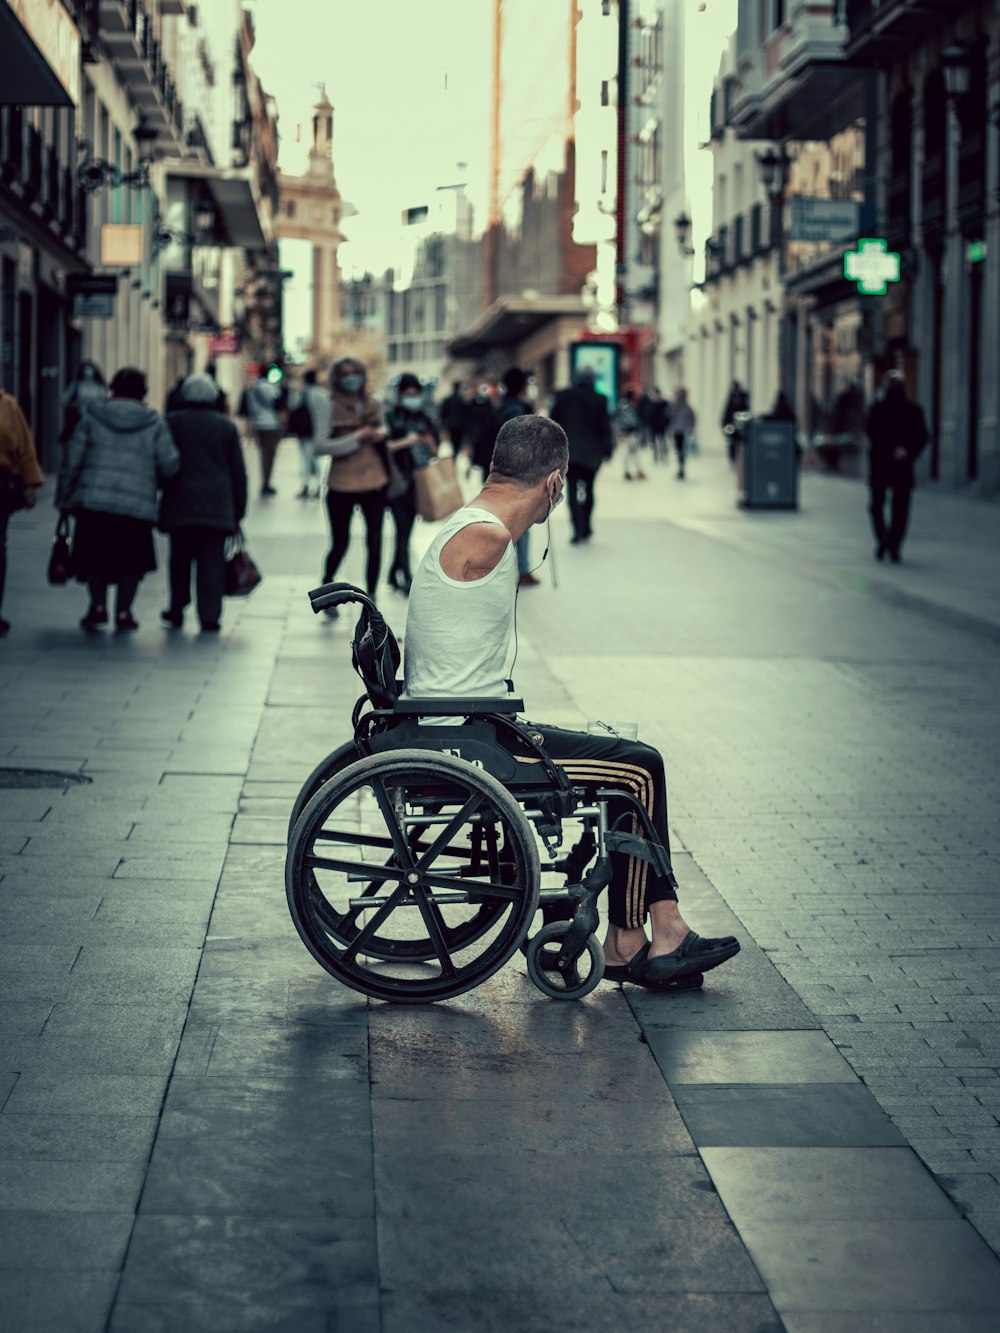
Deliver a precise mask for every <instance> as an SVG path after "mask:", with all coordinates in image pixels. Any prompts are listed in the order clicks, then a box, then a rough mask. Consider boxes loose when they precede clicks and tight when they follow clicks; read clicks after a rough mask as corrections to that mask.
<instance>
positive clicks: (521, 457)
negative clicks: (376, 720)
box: [404, 415, 740, 990]
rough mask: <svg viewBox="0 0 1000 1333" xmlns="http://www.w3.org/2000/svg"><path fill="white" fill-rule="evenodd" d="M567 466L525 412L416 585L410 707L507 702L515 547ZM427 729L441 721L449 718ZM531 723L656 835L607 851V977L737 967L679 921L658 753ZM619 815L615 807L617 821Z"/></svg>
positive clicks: (677, 983) (723, 944) (697, 980)
mask: <svg viewBox="0 0 1000 1333" xmlns="http://www.w3.org/2000/svg"><path fill="white" fill-rule="evenodd" d="M568 465H569V451H568V443H567V439H566V435H565V433H564V432H563V430H562V428H561V427H560V426H558V425H557V424H556V423H555V422H553V421H550V420H549V419H548V418H546V417H541V416H534V415H526V416H520V417H515V418H514V419H513V420H511V421H508V422H506V423H505V424H504V425H503V427H502V428H501V430H500V432H499V434H498V435H497V439H496V444H495V446H494V450H493V458H492V464H491V466H490V471H489V475H488V476H487V478H486V482H485V485H484V486H483V489H482V491H481V492H480V494H479V495H478V496H476V498H475V499H474V500H473V501H471V503H469V504H467V505H465V506H464V507H463V508H462V509H460V510H459V511H458V512H457V513H456V514H453V515H452V516H451V518H450V519H448V520H447V521H446V522H445V523H444V524H443V526H442V529H441V531H440V532H439V533H438V534H437V536H436V537H435V539H434V541H433V542H432V544H431V546H430V548H429V549H428V551H427V553H426V554H425V556H424V558H423V560H422V561H421V563H420V566H419V568H418V570H417V573H416V576H415V578H414V580H413V586H412V589H411V592H410V601H409V611H408V616H407V627H406V646H405V654H404V698H405V697H410V698H415V699H428V698H452V699H454V698H462V697H472V698H479V699H484V698H497V699H501V698H503V697H504V696H507V695H508V692H509V689H512V686H509V682H508V680H507V673H508V668H507V661H508V656H509V654H510V652H511V650H512V647H513V645H514V639H515V621H514V609H515V601H516V597H517V559H516V555H515V549H514V548H515V545H516V543H517V540H518V538H519V537H521V536H522V534H523V533H525V532H526V531H527V530H528V528H530V527H531V526H532V525H533V524H536V523H544V522H545V521H546V520H547V519H548V517H549V515H550V514H551V513H552V510H553V509H554V508H555V507H556V505H558V504H559V503H560V501H561V500H562V498H563V492H564V489H565V485H566V471H567V467H568ZM423 720H424V722H425V723H429V724H434V723H435V722H437V723H442V724H443V723H447V722H449V721H452V720H453V719H452V718H438V719H435V718H424V719H423ZM527 726H528V729H529V731H530V733H531V739H532V741H534V742H535V744H536V745H538V746H540V747H541V749H543V750H544V751H545V752H546V753H547V754H548V755H549V757H550V758H551V760H552V761H553V762H554V763H555V765H557V766H558V767H560V768H562V769H563V770H564V771H565V773H566V776H567V777H568V778H569V780H570V781H571V782H572V783H573V784H574V785H581V786H582V785H587V784H598V785H600V786H601V787H602V788H604V789H608V788H610V789H614V790H616V791H620V792H622V793H623V796H627V797H628V798H630V799H631V798H635V799H637V800H638V802H639V804H640V805H641V807H642V809H643V810H644V811H645V814H646V815H647V816H648V820H649V824H650V826H651V829H652V832H653V833H654V834H655V838H656V841H657V844H658V846H657V845H656V844H652V846H651V847H650V846H649V845H648V844H647V847H646V849H645V850H646V854H645V855H631V854H629V853H628V852H627V851H625V850H623V849H622V848H621V844H622V842H625V843H626V844H627V838H625V839H622V838H619V840H618V844H619V849H618V850H613V851H612V852H611V865H612V872H611V883H610V886H609V890H608V900H609V901H608V910H609V924H608V929H607V934H606V937H605V940H604V977H605V979H606V980H614V981H629V982H632V983H634V984H635V985H638V986H643V987H645V988H646V989H649V990H676V989H692V988H695V987H697V986H700V985H701V984H702V979H703V974H704V973H705V972H707V971H709V970H710V969H712V968H715V967H718V966H719V965H720V964H721V963H724V962H726V961H727V960H728V959H730V958H732V957H733V956H734V955H735V954H737V953H738V952H739V949H740V945H739V941H738V940H737V939H736V938H735V937H733V936H727V937H725V938H722V939H703V938H702V937H701V936H699V935H697V934H695V932H694V931H692V930H691V929H690V927H689V926H688V924H687V922H686V921H685V920H684V919H683V917H682V916H681V913H680V908H679V906H678V902H677V881H676V880H675V878H674V875H673V871H672V869H671V867H670V858H669V834H668V830H667V792H666V778H665V774H664V767H663V760H662V758H661V756H660V754H659V752H658V751H657V750H655V749H653V748H652V746H649V745H644V744H642V743H641V742H639V741H634V740H629V739H625V738H622V737H619V736H617V735H613V734H609V735H607V736H592V735H588V734H586V733H583V732H577V731H569V730H566V729H564V728H560V727H551V726H547V725H545V724H537V725H536V724H534V723H528V724H527ZM515 757H517V758H518V759H519V760H520V761H521V762H522V763H538V762H539V760H538V759H537V757H534V758H533V757H532V755H531V753H530V752H529V751H525V752H524V753H520V754H518V753H517V752H516V751H515ZM629 808H631V807H630V800H623V802H622V810H624V812H625V813H624V816H623V818H624V820H625V822H627V823H628V822H630V823H631V827H632V830H633V832H636V831H637V830H638V822H637V821H636V819H635V818H634V816H632V817H630V816H629V815H628V810H629ZM620 813H621V811H617V812H616V810H615V808H614V803H612V805H611V807H610V808H609V814H610V815H611V816H612V817H614V816H615V815H616V814H620ZM617 822H619V823H621V822H622V821H621V820H618V821H617ZM633 845H635V843H633ZM587 850H589V849H587ZM650 852H652V853H653V854H652V855H650ZM560 907H561V905H560V904H554V905H548V906H546V908H545V909H544V910H545V914H546V919H547V923H548V921H550V920H553V919H559V916H560V915H561V914H563V913H561V912H560ZM571 910H572V909H571V908H570V911H571ZM647 921H648V922H649V924H650V927H651V932H652V938H651V939H649V938H647V935H646V923H647Z"/></svg>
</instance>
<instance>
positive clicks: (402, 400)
mask: <svg viewBox="0 0 1000 1333" xmlns="http://www.w3.org/2000/svg"><path fill="white" fill-rule="evenodd" d="M385 428H386V430H387V432H388V437H387V439H386V445H387V448H388V451H389V491H388V496H389V510H390V512H391V513H392V521H393V525H394V527H395V529H396V547H395V550H394V552H393V556H392V565H391V566H390V568H389V586H390V587H391V588H395V589H396V591H397V592H401V593H403V595H404V596H409V593H410V584H411V583H412V582H413V575H412V572H411V569H410V534H411V533H412V531H413V524H414V522H415V521H416V517H417V500H416V495H415V494H414V487H413V474H414V472H415V471H417V469H419V468H423V467H426V466H427V464H428V463H429V462H430V461H431V459H432V458H433V457H434V455H435V454H436V453H437V446H438V439H439V437H438V432H437V427H436V426H435V425H434V422H433V421H432V420H431V418H430V417H429V416H428V414H427V413H426V412H425V411H424V398H423V392H422V390H421V385H420V380H419V379H418V378H417V377H416V375H411V374H409V373H406V374H403V375H400V377H399V382H398V383H397V385H396V401H395V403H394V404H393V405H392V407H390V408H389V410H388V412H387V413H386V417H385Z"/></svg>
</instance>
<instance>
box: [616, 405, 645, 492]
mask: <svg viewBox="0 0 1000 1333" xmlns="http://www.w3.org/2000/svg"><path fill="white" fill-rule="evenodd" d="M615 425H616V426H617V428H618V439H619V442H620V443H621V444H622V446H623V447H624V449H625V480H626V481H645V480H646V474H645V472H643V470H642V463H641V460H640V452H641V449H642V423H641V422H640V420H639V411H638V408H637V407H636V402H635V390H634V389H626V390H625V392H624V393H623V394H622V396H621V398H620V399H619V400H618V411H617V412H616V413H615Z"/></svg>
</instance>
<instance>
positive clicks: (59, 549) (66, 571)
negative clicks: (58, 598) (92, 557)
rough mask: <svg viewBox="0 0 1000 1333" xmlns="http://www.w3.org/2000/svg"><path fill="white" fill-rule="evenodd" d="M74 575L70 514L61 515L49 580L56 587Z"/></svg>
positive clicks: (53, 542)
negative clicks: (70, 540)
mask: <svg viewBox="0 0 1000 1333" xmlns="http://www.w3.org/2000/svg"><path fill="white" fill-rule="evenodd" d="M72 577H73V556H72V553H71V551H70V547H69V514H66V513H63V514H60V515H59V522H58V523H57V524H56V532H55V536H54V537H53V538H52V551H51V554H50V555H49V570H48V579H49V582H50V583H51V584H52V585H53V586H54V587H56V588H61V587H62V586H63V585H64V584H66V583H69V581H70V579H71V578H72Z"/></svg>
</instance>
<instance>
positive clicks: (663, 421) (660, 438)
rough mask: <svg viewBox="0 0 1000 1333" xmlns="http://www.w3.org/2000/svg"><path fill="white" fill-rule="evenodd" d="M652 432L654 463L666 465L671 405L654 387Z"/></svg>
mask: <svg viewBox="0 0 1000 1333" xmlns="http://www.w3.org/2000/svg"><path fill="white" fill-rule="evenodd" d="M650 397H651V399H652V407H651V408H650V430H651V431H652V436H653V462H654V463H665V462H666V460H667V427H668V426H669V425H670V412H671V405H670V403H668V402H667V400H666V399H665V398H664V396H663V394H662V393H661V392H660V391H659V389H658V388H657V387H656V386H655V385H654V386H653V388H652V389H651V391H650Z"/></svg>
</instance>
